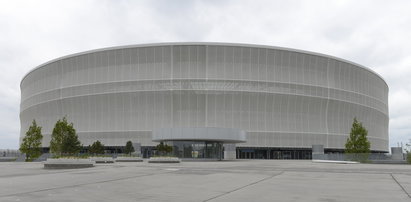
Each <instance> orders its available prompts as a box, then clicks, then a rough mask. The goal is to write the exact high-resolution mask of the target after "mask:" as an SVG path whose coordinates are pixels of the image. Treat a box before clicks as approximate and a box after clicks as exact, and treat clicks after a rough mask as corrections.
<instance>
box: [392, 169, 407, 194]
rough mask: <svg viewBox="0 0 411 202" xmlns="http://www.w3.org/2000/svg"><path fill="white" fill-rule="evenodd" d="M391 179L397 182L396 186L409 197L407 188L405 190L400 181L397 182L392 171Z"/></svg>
mask: <svg viewBox="0 0 411 202" xmlns="http://www.w3.org/2000/svg"><path fill="white" fill-rule="evenodd" d="M390 175H391V177H392V179H393V180H394V181H395V182H396V183H397V184H398V186H400V187H401V189H402V190H403V191H404V192H405V194H407V196H408V198H411V195H410V194H409V193H408V192H407V190H405V188H404V187H403V186H402V185H401V184H400V182H398V180H397V179H396V178H395V177H394V175H393V174H392V173H390Z"/></svg>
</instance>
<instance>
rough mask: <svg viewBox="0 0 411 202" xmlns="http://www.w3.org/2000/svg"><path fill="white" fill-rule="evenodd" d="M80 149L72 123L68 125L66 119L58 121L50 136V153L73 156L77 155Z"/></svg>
mask: <svg viewBox="0 0 411 202" xmlns="http://www.w3.org/2000/svg"><path fill="white" fill-rule="evenodd" d="M80 149H81V144H80V141H79V140H78V136H77V134H76V130H75V129H74V127H73V123H70V124H69V123H68V122H67V119H66V117H64V118H63V120H58V121H57V123H56V125H55V126H54V129H53V133H52V134H51V141H50V150H51V153H54V154H59V155H61V154H69V155H73V154H76V153H79V152H80Z"/></svg>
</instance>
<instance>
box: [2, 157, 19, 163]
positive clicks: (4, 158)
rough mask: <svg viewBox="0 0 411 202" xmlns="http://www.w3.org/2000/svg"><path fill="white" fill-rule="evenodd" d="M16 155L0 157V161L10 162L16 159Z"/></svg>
mask: <svg viewBox="0 0 411 202" xmlns="http://www.w3.org/2000/svg"><path fill="white" fill-rule="evenodd" d="M16 159H17V157H0V162H12V161H16Z"/></svg>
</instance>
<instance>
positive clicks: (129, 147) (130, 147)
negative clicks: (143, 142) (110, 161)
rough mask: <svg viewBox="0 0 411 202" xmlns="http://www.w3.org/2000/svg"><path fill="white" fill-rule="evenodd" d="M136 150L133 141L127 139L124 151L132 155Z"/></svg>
mask: <svg viewBox="0 0 411 202" xmlns="http://www.w3.org/2000/svg"><path fill="white" fill-rule="evenodd" d="M133 152H134V147H133V143H132V142H131V141H127V143H126V148H125V149H124V153H126V154H128V155H131V153H133Z"/></svg>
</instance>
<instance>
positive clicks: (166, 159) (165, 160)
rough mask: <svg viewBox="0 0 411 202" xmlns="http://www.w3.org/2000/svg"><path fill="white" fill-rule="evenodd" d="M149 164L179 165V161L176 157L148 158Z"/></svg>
mask: <svg viewBox="0 0 411 202" xmlns="http://www.w3.org/2000/svg"><path fill="white" fill-rule="evenodd" d="M148 162H149V163H180V162H181V160H180V159H179V158H177V157H150V159H148Z"/></svg>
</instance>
